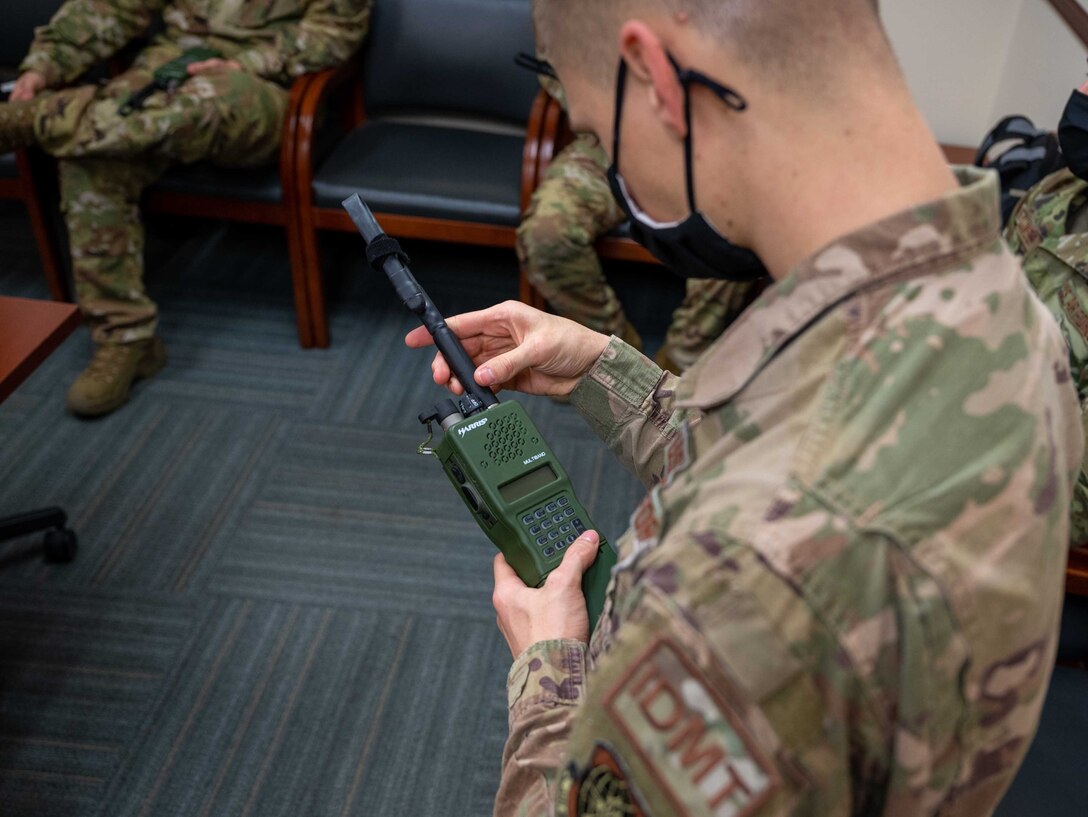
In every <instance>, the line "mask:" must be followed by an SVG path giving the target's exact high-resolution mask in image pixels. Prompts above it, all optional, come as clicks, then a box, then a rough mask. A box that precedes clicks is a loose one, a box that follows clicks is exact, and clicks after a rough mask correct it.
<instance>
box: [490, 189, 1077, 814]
mask: <svg viewBox="0 0 1088 817" xmlns="http://www.w3.org/2000/svg"><path fill="white" fill-rule="evenodd" d="M957 172H958V174H959V176H960V181H961V185H962V188H961V189H960V190H959V191H957V192H954V193H950V194H949V195H947V196H946V197H944V198H942V199H940V200H937V201H934V202H930V203H929V204H927V205H925V206H922V207H917V208H914V209H912V210H909V211H905V212H903V213H900V214H898V215H895V216H892V217H890V218H888V219H885V220H883V221H881V222H880V223H878V224H875V225H872V226H870V227H868V228H865V229H862V230H859V231H858V232H856V233H854V234H851V235H848V236H845V237H843V238H841V239H839V240H838V241H836V242H834V243H833V244H832V245H831V246H829V247H827V248H826V249H824V250H822V251H820V252H819V253H818V254H817V255H816V256H815V257H813V258H811V259H809V260H807V261H805V262H803V263H802V264H800V265H799V266H798V268H796V269H795V270H794V271H793V272H792V273H791V274H790V275H789V276H787V277H786V278H785V279H783V280H781V281H779V282H777V283H776V284H774V285H773V286H772V287H771V288H770V289H768V290H767V291H766V292H765V293H764V294H763V295H762V296H761V298H760V299H759V300H758V301H757V302H756V303H755V304H754V305H753V306H752V307H750V308H749V309H748V310H747V311H746V312H745V313H744V314H743V315H741V316H740V318H738V319H737V321H736V322H735V323H734V324H733V326H732V327H731V328H730V329H729V330H728V331H727V333H726V334H725V335H724V336H723V337H722V338H721V339H719V340H718V341H717V342H716V343H715V345H714V346H712V347H711V349H710V350H708V352H707V353H706V354H705V355H704V356H703V357H702V358H701V359H700V361H699V362H698V363H697V364H696V365H695V366H694V367H693V368H692V369H691V370H690V371H689V372H688V373H687V374H685V376H684V377H682V378H680V379H677V378H676V377H674V376H672V375H668V374H666V373H663V372H662V371H661V370H660V369H658V368H657V367H656V366H655V365H653V364H652V363H651V362H650V361H649V360H647V359H646V358H644V357H642V356H641V355H639V354H638V353H636V352H635V351H634V350H633V349H632V348H630V347H629V346H626V345H625V344H623V343H622V342H620V341H618V340H616V339H613V340H612V342H611V344H610V345H609V347H608V348H607V350H606V351H605V353H604V354H603V355H602V357H601V359H600V360H599V361H598V362H597V364H596V365H595V366H594V368H593V369H592V370H591V372H590V373H589V375H588V376H587V377H586V378H585V379H583V381H582V382H581V383H580V384H579V385H578V387H577V389H576V390H575V392H574V394H573V400H572V402H573V404H574V405H575V406H576V407H577V408H578V409H579V411H580V412H581V413H582V414H583V416H584V417H585V418H586V419H587V420H588V422H589V423H590V424H591V425H592V426H593V427H594V429H595V430H596V431H597V433H598V434H600V436H601V437H602V439H604V440H605V441H606V442H607V444H608V445H609V446H610V447H611V448H612V450H613V451H614V452H615V453H616V455H617V456H619V457H620V458H621V459H622V460H623V461H624V462H625V463H627V464H628V465H629V466H630V467H631V468H632V469H633V470H634V471H635V472H636V473H637V474H638V475H639V476H640V477H641V478H642V479H643V481H644V482H645V483H646V485H647V487H648V488H649V494H648V496H647V497H646V499H645V501H644V502H643V503H642V505H641V506H640V507H639V508H638V509H637V510H636V511H635V513H634V515H633V517H632V526H631V529H630V530H629V531H628V532H627V533H626V534H625V535H624V537H623V538H622V539H621V540H620V542H619V551H620V554H619V555H620V560H621V561H620V563H619V564H618V565H617V567H616V569H615V571H614V573H613V580H612V584H611V586H610V588H609V596H608V599H607V601H606V604H605V609H604V613H603V615H602V617H601V619H600V622H599V623H598V625H597V629H596V630H595V632H594V633H593V636H592V639H591V642H590V645H589V646H588V647H586V646H585V645H583V644H581V643H579V642H577V641H553V642H542V643H539V644H536V645H534V646H532V647H530V648H529V649H528V650H527V651H526V652H525V653H524V654H523V655H521V656H520V657H519V658H518V659H517V660H516V661H515V663H514V665H513V667H512V669H511V671H510V675H509V679H508V692H509V704H510V713H509V717H510V737H509V740H508V743H507V746H506V751H505V754H504V767H503V779H502V784H501V788H500V791H499V794H498V799H497V802H496V805H495V814H496V815H503V817H509V816H510V815H596V816H597V817H601V816H602V815H610V816H612V817H614V816H616V815H647V817H648V816H649V815H656V816H657V817H660V816H661V815H714V816H715V817H753V815H759V816H760V817H763V816H764V815H766V816H768V817H769V816H770V815H797V814H806V815H842V814H867V815H887V816H888V817H891V816H892V815H895V816H896V817H900V816H902V817H907V815H910V816H911V817H918V816H919V815H942V816H943V817H960V816H961V815H962V817H967V815H971V816H972V817H979V816H980V815H987V814H989V813H991V812H992V810H993V809H994V807H995V806H996V804H997V803H998V801H999V799H1000V798H1001V796H1002V794H1003V793H1004V791H1005V789H1006V787H1007V786H1008V784H1009V782H1010V781H1011V779H1012V777H1013V775H1014V773H1015V771H1016V769H1017V767H1018V765H1019V763H1020V761H1021V759H1022V758H1023V756H1024V754H1025V752H1026V751H1027V748H1028V745H1029V744H1030V742H1031V739H1032V737H1033V734H1034V731H1035V728H1036V725H1037V722H1038V717H1039V712H1040V709H1041V707H1042V703H1043V698H1044V695H1045V692H1046V688H1047V683H1048V679H1049V676H1050V669H1051V667H1052V665H1053V659H1054V654H1055V649H1056V640H1057V627H1058V620H1059V616H1060V612H1061V605H1062V596H1063V593H1062V590H1063V582H1064V567H1065V561H1066V555H1067V551H1068V535H1069V507H1070V496H1071V493H1072V491H1073V484H1074V482H1075V479H1076V476H1075V475H1076V472H1077V471H1078V470H1079V466H1080V458H1081V454H1082V449H1083V437H1082V431H1081V420H1080V407H1079V404H1078V401H1077V395H1076V392H1075V389H1074V388H1073V385H1072V383H1071V379H1070V373H1069V365H1068V359H1067V355H1066V351H1065V345H1064V342H1063V340H1062V337H1061V333H1060V332H1059V330H1058V329H1057V327H1056V326H1055V325H1054V321H1053V319H1052V318H1051V317H1050V315H1049V314H1048V313H1047V311H1046V310H1045V309H1044V307H1043V306H1042V305H1041V304H1040V303H1039V301H1038V300H1037V299H1036V298H1035V297H1034V295H1033V294H1032V293H1031V291H1030V289H1029V288H1028V286H1027V284H1026V282H1025V281H1024V277H1023V273H1022V271H1021V269H1020V265H1019V264H1018V263H1017V261H1016V259H1015V257H1014V256H1013V255H1012V254H1011V253H1010V252H1009V251H1008V249H1007V247H1006V246H1005V245H1004V243H1003V242H1002V241H1001V237H1000V230H1001V224H1000V213H999V211H998V190H997V179H996V176H994V175H993V174H989V173H984V172H982V171H977V170H975V169H967V168H964V169H960V170H958V171H957Z"/></svg>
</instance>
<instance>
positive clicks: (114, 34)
mask: <svg viewBox="0 0 1088 817" xmlns="http://www.w3.org/2000/svg"><path fill="white" fill-rule="evenodd" d="M164 5H165V0H68V2H66V3H65V4H64V5H63V6H61V7H60V9H59V10H58V11H57V13H56V14H55V15H53V19H52V20H50V21H49V23H48V25H45V26H42V27H40V28H39V29H37V30H36V31H35V32H34V42H33V43H32V44H31V46H30V52H29V53H28V54H27V56H26V59H24V60H23V62H22V64H21V65H20V66H19V72H20V73H25V72H27V71H37V72H38V73H39V74H41V75H42V76H44V77H45V81H46V83H47V84H48V86H49V87H51V88H52V87H57V86H60V85H64V84H66V83H69V82H71V81H72V80H74V79H76V78H77V77H79V76H80V75H81V74H83V73H84V72H85V71H87V69H89V68H91V67H92V66H93V65H95V64H96V63H98V62H101V61H102V60H105V59H108V58H109V57H111V56H113V55H114V54H116V53H117V52H118V51H120V50H121V49H122V48H123V47H124V46H125V45H126V44H127V43H129V42H130V41H131V40H133V39H134V38H135V37H138V36H139V35H140V34H142V33H143V32H145V31H146V30H147V28H148V27H149V26H150V25H151V18H152V14H153V13H154V12H156V11H158V10H160V9H161V8H162V7H163V6H164Z"/></svg>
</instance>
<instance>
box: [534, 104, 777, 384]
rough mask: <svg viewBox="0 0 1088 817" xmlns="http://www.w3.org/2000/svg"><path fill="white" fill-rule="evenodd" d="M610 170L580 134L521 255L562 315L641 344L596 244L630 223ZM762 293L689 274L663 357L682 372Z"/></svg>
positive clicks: (542, 189)
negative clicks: (619, 202)
mask: <svg viewBox="0 0 1088 817" xmlns="http://www.w3.org/2000/svg"><path fill="white" fill-rule="evenodd" d="M546 87H547V86H546ZM548 90H549V92H552V89H551V88H549V89H548ZM553 96H557V95H556V94H555V93H553ZM557 98H559V99H561V96H557ZM607 169H608V157H607V156H606V155H605V152H604V150H603V149H602V148H601V145H600V142H599V141H598V140H597V138H596V137H595V136H592V135H590V134H579V135H577V136H576V137H575V138H574V140H573V141H572V142H571V143H570V144H569V145H567V146H566V147H565V148H563V150H561V151H560V152H559V154H558V155H557V156H556V157H555V159H554V160H553V161H552V163H551V164H550V165H549V166H548V169H547V171H546V172H545V176H544V179H543V180H542V181H541V183H540V186H539V187H538V188H537V189H536V191H535V192H534V193H533V197H532V201H531V203H530V205H529V209H528V211H527V212H526V213H525V217H524V219H523V220H522V223H521V226H520V227H519V229H518V258H519V259H520V260H521V264H522V269H524V271H525V274H526V276H527V277H528V279H529V281H530V282H531V283H532V284H533V286H534V287H536V289H537V291H538V292H540V294H541V295H543V296H544V297H545V298H546V299H547V301H548V303H550V304H551V305H552V307H553V308H554V309H555V311H556V312H557V313H559V314H560V315H562V316H563V317H566V318H570V319H571V320H574V321H578V323H580V324H582V325H583V326H588V327H589V328H590V329H594V330H596V331H598V332H603V333H604V334H606V335H611V334H615V335H618V336H619V337H621V338H623V339H624V340H626V341H628V342H629V343H631V344H632V345H634V346H636V347H641V341H640V339H639V336H638V332H637V331H636V330H635V328H634V327H633V326H632V325H631V324H630V322H629V321H628V320H627V317H626V315H625V314H624V312H623V306H622V305H621V304H620V301H619V298H617V297H616V293H615V291H614V290H613V289H612V287H611V286H609V284H608V281H607V279H606V278H605V276H604V271H603V270H602V269H601V262H600V259H598V257H597V252H596V250H595V249H594V245H595V244H596V243H597V239H598V238H600V237H601V236H602V235H605V234H606V233H608V232H610V231H611V230H613V229H615V228H616V227H618V226H619V225H620V224H621V223H622V222H623V213H622V211H621V210H620V208H619V207H618V206H617V204H616V200H615V198H613V196H612V191H611V190H610V189H609V187H608V179H607V177H606V172H607ZM758 292H759V288H758V287H757V286H755V285H752V284H737V283H733V282H729V281H710V280H698V279H694V278H692V279H689V280H688V281H687V294H686V297H685V298H684V302H683V304H681V305H680V307H679V308H678V309H677V310H676V312H674V313H673V319H672V324H671V326H670V327H669V331H668V335H667V336H666V338H665V344H664V348H663V349H662V350H661V354H660V355H659V357H658V359H659V361H660V362H663V363H665V364H667V365H668V367H669V368H671V369H673V370H675V371H676V372H677V373H679V372H681V371H683V370H684V369H687V368H688V367H689V366H691V365H692V364H693V363H694V362H695V361H696V360H697V359H698V357H699V355H700V354H702V352H703V351H704V350H705V349H706V348H707V347H708V346H709V345H710V344H711V343H712V342H713V341H714V339H715V338H717V337H718V336H719V335H720V334H721V333H722V331H723V330H724V329H725V327H726V326H728V325H729V324H730V323H731V322H732V321H733V319H734V318H736V316H737V315H739V314H740V313H741V312H742V311H743V310H744V308H745V307H747V306H748V304H750V303H751V302H752V300H753V299H754V297H755V296H756V295H757V294H758Z"/></svg>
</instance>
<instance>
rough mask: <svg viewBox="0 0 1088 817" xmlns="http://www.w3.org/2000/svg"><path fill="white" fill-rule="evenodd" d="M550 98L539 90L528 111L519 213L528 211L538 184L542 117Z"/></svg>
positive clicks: (522, 152) (522, 153) (522, 155)
mask: <svg viewBox="0 0 1088 817" xmlns="http://www.w3.org/2000/svg"><path fill="white" fill-rule="evenodd" d="M550 100H551V97H550V96H548V94H547V92H546V91H544V89H543V88H541V89H540V90H539V91H537V94H536V98H535V99H534V100H533V107H532V108H531V109H530V111H529V124H528V125H527V126H526V128H525V147H524V148H523V149H522V151H521V212H523V213H524V212H526V211H527V210H528V209H529V200H530V199H531V198H532V196H533V191H534V190H536V187H537V184H538V183H539V169H540V168H539V163H540V138H541V132H542V130H543V127H544V116H545V113H546V112H547V110H548V103H549V101H550Z"/></svg>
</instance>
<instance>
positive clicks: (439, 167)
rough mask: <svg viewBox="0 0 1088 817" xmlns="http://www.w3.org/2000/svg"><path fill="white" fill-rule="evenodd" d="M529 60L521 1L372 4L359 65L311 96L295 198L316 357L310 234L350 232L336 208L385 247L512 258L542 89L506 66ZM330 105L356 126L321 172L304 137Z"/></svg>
mask: <svg viewBox="0 0 1088 817" xmlns="http://www.w3.org/2000/svg"><path fill="white" fill-rule="evenodd" d="M533 49H534V43H533V31H532V21H531V17H530V11H529V2H528V0H381V2H379V3H376V4H375V8H374V13H373V17H372V19H371V29H370V37H369V40H368V43H367V45H366V47H365V48H364V52H363V59H362V62H361V64H360V65H356V66H354V70H353V71H351V72H350V73H349V72H346V71H343V72H339V73H334V74H331V75H328V76H325V77H319V78H317V79H316V80H315V82H314V83H313V84H312V85H311V89H310V92H309V95H308V97H307V100H306V103H305V104H304V106H303V111H302V114H301V116H300V118H299V134H298V146H299V155H298V159H297V167H298V171H299V178H298V182H297V187H298V195H299V214H300V218H301V237H302V248H303V259H304V263H305V267H306V275H307V283H308V292H309V298H310V305H311V310H312V324H313V328H314V339H315V343H316V345H318V346H324V345H327V344H328V342H329V336H328V327H327V323H326V318H325V298H324V284H323V279H322V274H321V260H320V256H319V252H318V245H317V231H318V230H342V231H348V232H351V231H354V229H355V227H354V225H353V224H352V222H351V219H350V218H348V216H347V214H346V213H344V212H343V210H341V208H340V202H341V201H343V200H344V199H345V198H347V197H348V196H349V195H351V194H352V193H359V194H360V195H361V196H362V197H363V199H364V200H365V201H366V202H367V204H369V205H370V207H371V208H372V209H373V210H374V212H375V214H376V215H377V217H378V219H379V221H380V222H381V224H382V227H383V228H384V229H385V231H386V232H387V233H389V234H390V235H394V236H398V237H402V238H419V239H431V240H438V241H452V242H457V243H463V244H477V245H489V246H498V247H508V248H513V247H514V245H515V241H516V230H517V226H518V223H519V221H520V219H521V173H522V163H523V159H524V156H525V153H526V150H527V146H528V145H531V144H533V143H534V142H535V134H533V133H532V128H531V127H530V126H529V125H530V113H531V110H532V108H533V100H534V97H535V95H536V90H537V87H538V85H537V79H536V77H535V76H534V75H533V74H531V73H530V72H528V71H525V70H523V69H520V68H518V67H517V66H516V65H515V63H514V58H515V56H516V55H517V54H518V52H519V51H529V52H532V51H533ZM334 100H335V101H336V103H337V104H338V105H340V106H341V107H340V108H338V110H348V111H349V112H350V113H351V114H352V116H351V117H350V121H349V123H348V124H349V130H348V133H347V134H346V135H345V136H344V137H343V138H342V139H341V140H340V141H339V143H338V144H337V145H336V146H335V147H334V148H333V149H332V151H331V152H330V153H328V155H327V156H326V157H325V158H324V159H322V158H321V157H320V156H317V155H314V152H313V151H311V150H310V148H309V145H310V143H311V142H313V141H314V140H313V138H312V128H313V126H314V124H315V123H316V122H317V121H318V120H319V118H320V114H321V112H322V111H323V110H324V109H325V108H326V107H327V106H328V105H329V104H330V103H331V102H332V101H334ZM308 128H309V129H311V133H310V134H307V133H306V130H307V129H308Z"/></svg>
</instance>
